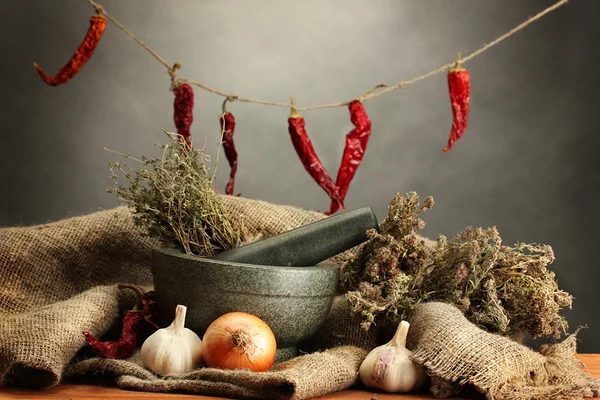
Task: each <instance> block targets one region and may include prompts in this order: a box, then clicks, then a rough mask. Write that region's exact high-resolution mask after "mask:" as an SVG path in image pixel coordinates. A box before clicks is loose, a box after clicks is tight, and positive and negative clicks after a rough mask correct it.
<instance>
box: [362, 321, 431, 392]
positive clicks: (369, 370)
mask: <svg viewBox="0 0 600 400" xmlns="http://www.w3.org/2000/svg"><path fill="white" fill-rule="evenodd" d="M409 327H410V324H409V323H408V322H406V321H402V322H400V324H399V325H398V328H397V329H396V333H395V335H394V337H393V338H392V340H390V341H389V342H388V343H386V344H384V345H382V346H379V347H376V348H374V349H373V350H371V352H370V353H369V354H368V355H367V357H366V358H365V359H364V361H363V362H362V364H361V366H360V370H359V376H360V380H361V381H362V383H363V384H364V385H365V386H367V387H370V388H374V389H380V390H383V391H386V392H390V393H406V392H410V391H413V390H417V389H419V388H420V387H422V386H423V385H424V384H425V382H426V381H427V374H426V373H425V371H424V369H423V368H422V367H421V366H420V365H417V364H414V363H413V362H412V361H411V359H410V356H411V355H412V353H411V351H410V350H408V349H407V348H406V336H407V335H408V328H409Z"/></svg>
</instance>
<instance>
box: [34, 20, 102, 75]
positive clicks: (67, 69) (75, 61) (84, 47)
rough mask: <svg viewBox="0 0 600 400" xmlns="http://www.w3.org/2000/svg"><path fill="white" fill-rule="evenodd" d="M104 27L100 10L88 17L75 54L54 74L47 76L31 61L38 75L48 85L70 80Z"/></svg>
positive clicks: (97, 40) (94, 47) (94, 48)
mask: <svg viewBox="0 0 600 400" xmlns="http://www.w3.org/2000/svg"><path fill="white" fill-rule="evenodd" d="M105 29H106V19H105V18H104V16H102V14H101V13H100V12H98V13H97V14H96V15H94V16H93V17H91V18H90V27H89V28H88V32H87V34H86V36H85V38H84V39H83V42H82V43H81V44H80V45H79V47H78V48H77V50H76V51H75V54H73V55H72V56H71V58H70V59H69V61H67V63H66V64H65V65H64V66H63V67H62V68H61V69H60V70H59V71H58V73H57V74H56V75H54V76H48V75H46V73H45V72H44V70H43V69H42V67H40V66H39V65H38V64H37V63H33V66H34V67H35V69H37V72H38V74H39V75H40V77H41V78H42V79H43V80H44V82H46V83H47V84H48V85H50V86H58V85H62V84H63V83H66V82H68V81H70V80H71V79H72V78H73V77H74V76H75V75H77V73H78V72H79V70H80V69H81V68H82V67H83V66H84V65H85V63H86V62H87V61H88V60H89V59H90V57H91V56H92V54H94V51H95V50H96V47H97V46H98V43H100V39H101V38H102V35H103V34H104V30H105Z"/></svg>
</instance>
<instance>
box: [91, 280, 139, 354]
mask: <svg viewBox="0 0 600 400" xmlns="http://www.w3.org/2000/svg"><path fill="white" fill-rule="evenodd" d="M119 287H120V288H127V289H133V290H134V291H135V293H136V297H137V301H136V304H135V306H134V307H133V309H132V310H131V311H126V312H125V316H124V317H123V327H122V329H121V336H120V337H119V340H114V341H108V342H101V341H100V340H99V339H97V338H96V337H94V336H92V335H91V334H90V333H89V332H88V331H83V332H82V333H83V335H84V336H85V341H86V342H87V343H88V345H90V347H91V348H92V350H93V351H94V353H96V354H98V355H99V356H102V357H106V358H115V359H120V358H126V357H129V356H131V355H132V354H133V352H134V351H135V348H136V345H137V337H138V333H139V327H140V323H141V322H142V320H143V314H142V311H141V310H139V309H138V308H139V303H140V301H141V297H142V295H141V292H140V291H139V289H138V288H137V287H135V286H131V285H121V284H120V285H119Z"/></svg>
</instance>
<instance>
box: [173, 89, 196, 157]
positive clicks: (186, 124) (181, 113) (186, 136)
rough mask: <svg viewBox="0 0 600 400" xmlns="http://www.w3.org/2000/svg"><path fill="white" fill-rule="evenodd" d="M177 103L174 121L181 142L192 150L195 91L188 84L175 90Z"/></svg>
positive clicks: (175, 102) (174, 104) (174, 105)
mask: <svg viewBox="0 0 600 400" xmlns="http://www.w3.org/2000/svg"><path fill="white" fill-rule="evenodd" d="M173 93H175V101H174V103H173V108H174V112H173V120H174V121H175V127H177V133H178V134H179V139H180V142H185V144H186V146H187V147H188V148H190V149H191V148H192V138H191V135H190V126H191V125H192V122H194V90H193V89H192V87H191V86H190V85H189V84H187V83H184V84H181V85H179V86H177V87H175V88H174V89H173Z"/></svg>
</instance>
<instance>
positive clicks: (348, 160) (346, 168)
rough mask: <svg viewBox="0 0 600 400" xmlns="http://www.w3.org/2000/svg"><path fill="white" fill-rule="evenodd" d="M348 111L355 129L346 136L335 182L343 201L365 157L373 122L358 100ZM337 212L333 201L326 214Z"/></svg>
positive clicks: (349, 105)
mask: <svg viewBox="0 0 600 400" xmlns="http://www.w3.org/2000/svg"><path fill="white" fill-rule="evenodd" d="M348 109H349V110H350V120H351V121H352V124H353V125H354V129H352V130H351V131H350V132H349V133H348V134H347V135H346V145H345V147H344V154H343V156H342V163H341V164H340V169H339V170H338V175H337V180H336V182H335V183H336V186H337V187H338V190H339V191H340V197H341V199H342V201H343V200H344V199H345V198H346V193H348V187H349V186H350V182H351V181H352V179H353V178H354V174H355V173H356V170H357V169H358V166H359V165H360V163H361V161H362V159H363V157H364V154H365V150H366V149H367V143H368V142H369V137H370V136H371V120H369V117H368V116H367V112H366V111H365V107H364V106H363V105H362V103H361V102H360V101H358V100H354V101H352V102H351V103H350V104H348ZM337 210H338V203H337V202H335V201H332V202H331V208H330V210H329V212H328V213H326V214H328V215H330V214H333V213H335V212H336V211H337Z"/></svg>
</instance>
